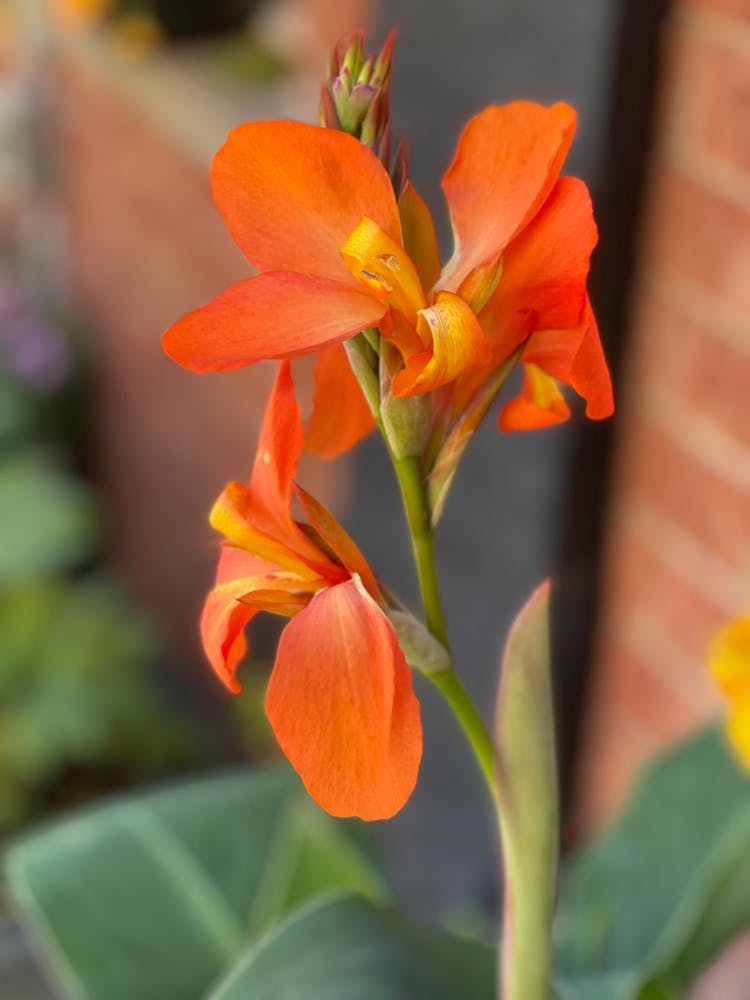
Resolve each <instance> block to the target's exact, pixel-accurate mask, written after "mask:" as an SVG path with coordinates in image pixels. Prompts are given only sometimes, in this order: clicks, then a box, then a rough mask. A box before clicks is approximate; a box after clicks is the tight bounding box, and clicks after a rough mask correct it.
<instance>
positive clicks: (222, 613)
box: [200, 548, 274, 693]
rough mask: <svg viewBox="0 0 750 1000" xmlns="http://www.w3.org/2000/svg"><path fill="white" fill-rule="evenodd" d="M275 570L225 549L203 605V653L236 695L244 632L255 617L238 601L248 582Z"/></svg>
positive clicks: (201, 625) (245, 646)
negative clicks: (213, 585) (236, 675)
mask: <svg viewBox="0 0 750 1000" xmlns="http://www.w3.org/2000/svg"><path fill="white" fill-rule="evenodd" d="M273 568H274V567H273V565H272V564H270V563H266V562H264V561H263V560H261V559H258V558H257V557H255V556H251V555H250V554H249V553H247V552H240V551H239V550H237V549H231V548H224V549H222V550H221V555H220V557H219V564H218V568H217V572H216V585H215V587H214V588H213V590H211V591H210V592H209V594H208V596H207V597H206V600H205V603H204V605H203V612H202V615H201V623H200V632H201V641H202V643H203V649H204V651H205V654H206V657H207V658H208V661H209V663H210V664H211V666H212V667H213V669H214V671H215V672H216V674H217V675H218V677H219V678H220V680H221V681H222V683H223V684H225V685H226V686H227V687H228V688H229V690H230V691H233V692H234V693H237V692H238V691H240V690H241V685H240V684H239V682H238V681H237V679H236V677H235V673H236V671H237V667H238V666H239V664H240V662H241V661H242V658H243V657H244V655H245V653H246V652H247V643H246V641H245V635H244V629H245V626H246V625H247V623H248V622H249V621H250V619H251V618H252V617H253V615H254V614H255V611H254V610H253V609H252V608H250V607H247V606H245V605H242V604H240V603H239V599H240V597H241V596H242V595H243V594H244V593H245V592H246V591H247V589H248V588H247V585H246V580H247V579H248V578H250V577H253V576H255V575H257V574H258V573H261V572H263V571H264V570H273Z"/></svg>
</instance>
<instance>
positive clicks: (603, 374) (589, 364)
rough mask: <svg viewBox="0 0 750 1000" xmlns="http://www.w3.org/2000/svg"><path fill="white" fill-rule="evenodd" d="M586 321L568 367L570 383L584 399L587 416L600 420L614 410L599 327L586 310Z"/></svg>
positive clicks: (610, 381)
mask: <svg viewBox="0 0 750 1000" xmlns="http://www.w3.org/2000/svg"><path fill="white" fill-rule="evenodd" d="M587 318H588V323H587V324H586V332H585V334H584V335H583V340H582V341H581V346H580V348H579V349H578V353H577V354H576V356H575V358H574V360H573V364H572V366H571V370H570V384H571V385H572V386H573V388H574V389H575V391H576V392H577V393H578V395H579V396H583V398H584V399H585V400H586V416H587V417H590V418H591V419H592V420H603V419H604V418H605V417H609V416H611V415H612V414H613V413H614V412H615V401H614V396H613V395H612V380H611V379H610V377H609V369H608V367H607V362H606V359H605V357H604V352H603V351H602V344H601V341H600V339H599V330H598V328H597V325H596V320H595V319H594V315H593V313H592V312H591V310H590V309H589V310H588V312H587Z"/></svg>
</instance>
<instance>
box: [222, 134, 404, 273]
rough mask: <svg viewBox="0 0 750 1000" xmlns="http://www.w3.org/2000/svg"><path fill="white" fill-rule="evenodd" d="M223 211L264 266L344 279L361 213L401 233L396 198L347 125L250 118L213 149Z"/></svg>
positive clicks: (253, 259) (380, 167) (240, 242)
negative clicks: (345, 249) (346, 248)
mask: <svg viewBox="0 0 750 1000" xmlns="http://www.w3.org/2000/svg"><path fill="white" fill-rule="evenodd" d="M211 184H212V187H213V192H214V199H215V201H216V204H217V206H218V208H219V211H220V212H221V214H222V215H223V216H224V219H225V220H226V223H227V226H228V228H229V231H230V232H231V234H232V236H233V237H234V239H235V241H236V243H237V245H238V246H239V247H240V249H241V250H242V252H243V253H244V254H245V256H246V257H247V259H248V260H249V261H250V262H251V263H252V264H254V265H255V266H256V267H257V268H258V269H259V270H260V271H273V270H281V271H298V272H300V273H303V274H314V275H318V276H319V277H326V278H335V279H338V280H341V281H347V280H350V279H349V275H348V274H347V272H346V268H345V267H344V264H343V262H342V260H341V257H340V256H339V250H340V249H341V247H342V246H343V244H344V242H345V241H346V238H347V236H348V235H349V233H351V231H352V230H353V229H354V227H355V226H356V225H357V223H358V222H359V221H360V219H361V218H362V217H363V216H364V215H368V216H369V217H370V218H371V219H374V220H375V221H376V222H377V223H378V225H380V226H381V227H382V228H383V229H384V230H385V231H386V232H387V233H388V234H389V235H390V236H391V237H392V238H393V239H395V240H399V239H400V223H399V217H398V208H397V205H396V198H395V195H394V193H393V188H392V186H391V182H390V179H389V177H388V174H387V172H386V171H385V169H384V167H383V165H382V164H381V163H380V161H379V160H378V158H377V157H376V156H375V154H374V153H373V152H372V151H371V150H370V149H368V148H367V147H366V146H363V145H362V143H360V142H358V141H357V140H356V139H353V138H352V137H351V136H349V135H346V134H344V133H343V132H337V131H334V130H333V129H326V128H318V127H316V126H312V125H303V124H300V123H298V122H290V121H272V122H250V123H248V124H246V125H240V127H239V128H236V129H233V130H232V131H231V132H230V133H229V136H228V138H227V141H226V143H225V144H224V145H223V146H222V148H221V149H220V150H219V152H218V153H217V154H216V156H215V158H214V162H213V166H212V168H211Z"/></svg>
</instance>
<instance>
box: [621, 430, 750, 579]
mask: <svg viewBox="0 0 750 1000" xmlns="http://www.w3.org/2000/svg"><path fill="white" fill-rule="evenodd" d="M620 476H621V477H622V480H624V481H625V482H626V483H627V485H628V490H629V494H628V495H629V498H630V497H632V498H635V500H636V502H637V501H638V500H639V499H641V498H642V499H645V500H647V501H648V502H649V503H650V504H652V505H653V506H656V507H657V508H658V509H660V510H661V511H662V512H663V513H665V514H667V515H668V516H669V517H670V518H671V519H672V520H674V521H675V523H676V524H678V525H679V526H680V527H681V528H683V529H684V530H686V531H687V532H688V533H689V534H690V535H691V536H692V537H694V538H695V539H697V540H698V541H699V542H700V543H701V544H702V545H704V546H705V547H706V548H708V549H709V550H710V551H711V552H712V553H713V554H714V555H716V556H718V557H719V558H721V559H723V560H725V561H726V564H727V566H729V567H732V568H734V569H736V570H738V571H740V572H742V571H744V570H745V568H746V567H747V566H748V565H749V564H750V494H749V493H748V492H747V491H746V490H743V489H741V488H740V487H739V486H737V485H735V484H733V483H732V482H731V481H730V482H728V481H727V480H726V479H725V478H722V477H720V476H718V475H716V474H715V473H714V472H713V471H712V470H711V469H710V468H709V467H708V466H707V465H705V464H701V463H699V462H698V461H696V460H695V459H694V458H692V457H691V456H690V455H689V454H687V453H686V452H685V451H684V449H683V448H682V447H681V445H680V442H679V441H675V440H674V439H673V438H671V437H668V436H667V435H666V434H665V433H664V432H663V431H662V430H661V429H660V428H659V427H656V426H654V425H653V423H651V422H650V421H649V420H648V419H647V418H644V417H636V416H634V417H633V418H632V420H631V425H630V428H629V434H628V438H627V441H626V442H625V443H624V446H623V448H622V452H621V456H620Z"/></svg>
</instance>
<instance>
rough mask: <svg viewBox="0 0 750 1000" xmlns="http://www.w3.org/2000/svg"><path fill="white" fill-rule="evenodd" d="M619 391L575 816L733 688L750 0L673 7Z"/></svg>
mask: <svg viewBox="0 0 750 1000" xmlns="http://www.w3.org/2000/svg"><path fill="white" fill-rule="evenodd" d="M663 47H664V63H663V77H662V94H661V100H660V106H659V115H658V123H657V132H656V134H657V141H656V148H655V150H654V153H653V162H652V165H651V169H650V182H649V191H648V197H647V205H646V212H645V222H644V227H643V232H642V238H641V247H640V255H639V277H638V280H637V286H636V290H635V295H634V302H633V316H632V338H631V343H630V344H629V346H628V363H627V370H626V373H625V379H624V386H623V391H622V392H621V395H620V399H619V403H620V414H621V415H620V424H619V427H620V430H619V440H618V451H617V460H616V469H615V480H614V491H613V498H614V502H613V505H612V510H611V513H610V516H609V525H608V542H607V549H606V559H605V574H604V590H603V603H604V616H603V622H602V626H601V632H600V636H599V641H598V648H597V656H596V660H595V675H594V678H593V686H592V689H591V691H590V703H589V706H588V713H587V723H586V730H585V737H584V745H583V749H582V754H581V758H580V759H581V765H580V773H579V782H578V801H577V815H576V826H577V828H578V829H579V830H581V831H583V832H585V831H588V830H590V829H592V828H593V827H595V826H598V825H599V824H600V823H601V822H602V821H603V820H604V819H605V818H606V817H608V816H609V815H610V814H611V813H612V811H613V809H614V808H615V807H616V805H617V804H618V802H619V801H620V800H621V798H622V796H623V794H624V793H625V791H626V789H627V788H628V786H629V785H630V783H631V781H632V779H633V777H634V775H635V774H636V773H637V771H638V770H639V768H640V767H641V765H642V764H643V762H644V761H645V760H646V759H647V758H648V757H649V756H650V755H651V754H653V753H654V752H655V751H657V750H658V749H660V748H662V747H664V746H665V745H666V744H667V743H669V742H670V741H671V740H673V739H675V738H676V737H678V736H681V735H682V734H684V733H686V732H687V731H689V730H690V729H691V728H693V727H694V726H696V725H697V724H698V723H699V722H700V721H702V720H704V719H706V718H707V717H710V716H714V715H716V714H717V713H718V712H719V711H720V710H721V706H720V700H719V698H718V696H717V694H716V692H715V691H714V690H713V688H712V685H711V683H710V680H709V678H708V676H707V674H706V651H707V648H708V646H709V644H710V641H711V638H712V635H713V633H714V631H715V629H716V628H717V626H718V625H719V624H720V623H721V622H722V621H724V620H725V619H727V618H728V617H730V616H731V615H733V614H736V613H737V612H738V611H739V609H740V608H742V607H743V606H746V605H747V604H748V603H750V411H749V409H748V404H749V403H750V3H748V0H713V2H711V0H703V2H700V0H693V2H677V3H675V5H674V8H673V11H672V14H671V16H670V20H669V23H668V27H667V31H666V35H665V38H664V40H663Z"/></svg>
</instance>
